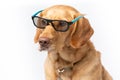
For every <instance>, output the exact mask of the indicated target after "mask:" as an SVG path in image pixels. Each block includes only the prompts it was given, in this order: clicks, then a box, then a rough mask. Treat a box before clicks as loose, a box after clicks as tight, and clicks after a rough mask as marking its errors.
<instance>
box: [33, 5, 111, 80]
mask: <svg viewBox="0 0 120 80" xmlns="http://www.w3.org/2000/svg"><path fill="white" fill-rule="evenodd" d="M80 15H82V14H81V13H80V12H78V11H77V10H76V9H74V8H72V7H70V6H66V5H56V6H52V7H50V8H47V9H45V10H44V11H43V12H42V13H40V15H39V16H41V17H43V18H47V19H53V20H56V19H57V20H66V21H71V20H73V19H75V18H76V17H78V16H80ZM93 32H94V31H93V29H92V27H91V26H90V24H89V22H88V20H87V19H86V18H85V17H84V18H81V19H79V20H78V21H77V22H75V23H74V24H72V25H71V26H70V28H69V30H68V31H66V32H57V31H55V30H54V28H53V27H52V26H51V25H48V26H47V27H46V28H45V29H44V30H43V29H38V28H37V30H36V35H35V38H34V41H35V43H37V42H38V41H39V38H40V37H47V38H49V39H50V43H51V45H50V47H49V49H48V56H47V58H46V61H45V74H46V80H57V79H58V77H59V76H60V78H61V79H62V80H112V78H111V76H110V75H109V74H108V72H107V71H106V70H105V69H104V67H103V66H102V64H101V60H100V53H99V52H98V51H96V49H95V48H94V46H93V44H92V43H91V41H90V40H89V39H90V37H91V36H92V34H93ZM62 68H68V69H66V70H65V71H64V72H62V73H61V74H59V72H58V70H59V69H62ZM69 68H72V69H69Z"/></svg>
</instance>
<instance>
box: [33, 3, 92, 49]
mask: <svg viewBox="0 0 120 80" xmlns="http://www.w3.org/2000/svg"><path fill="white" fill-rule="evenodd" d="M40 12H41V13H40V14H39V17H36V21H37V22H34V24H35V25H36V26H37V29H36V35H35V37H34V42H35V43H37V42H38V43H39V44H40V50H46V49H47V50H53V49H56V50H57V49H60V48H62V47H63V46H65V45H67V46H71V47H73V48H80V47H81V46H82V45H84V44H85V43H86V42H87V41H88V40H89V38H90V37H91V35H92V34H93V29H92V28H91V26H90V24H89V22H88V20H87V19H86V18H84V17H83V15H82V14H81V13H79V12H78V11H77V10H76V9H74V8H72V7H70V6H65V5H56V6H52V7H50V8H47V9H45V10H44V11H40ZM33 20H34V18H33ZM34 21H35V20H34Z"/></svg>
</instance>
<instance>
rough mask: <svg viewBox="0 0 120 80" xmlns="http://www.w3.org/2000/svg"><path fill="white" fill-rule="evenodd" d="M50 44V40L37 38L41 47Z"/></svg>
mask: <svg viewBox="0 0 120 80" xmlns="http://www.w3.org/2000/svg"><path fill="white" fill-rule="evenodd" d="M49 43H50V39H49V38H45V37H41V38H39V44H40V45H41V46H42V47H47V46H48V45H49Z"/></svg>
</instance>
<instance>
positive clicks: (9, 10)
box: [0, 0, 120, 80]
mask: <svg viewBox="0 0 120 80" xmlns="http://www.w3.org/2000/svg"><path fill="white" fill-rule="evenodd" d="M119 3H120V2H119V0H51V1H50V0H0V80H45V79H44V70H43V64H44V59H45V56H46V55H47V53H46V52H41V53H40V52H39V51H38V50H37V45H36V44H34V42H33V37H34V34H35V27H34V25H33V23H32V20H31V15H32V14H34V13H35V12H36V11H38V10H41V9H45V8H47V7H49V6H52V5H54V4H67V5H71V6H73V7H75V8H76V9H77V10H79V11H80V12H81V13H84V14H87V15H86V17H87V18H88V19H89V21H90V23H91V25H92V27H93V29H94V31H95V33H94V35H93V36H92V38H91V40H92V41H93V43H94V45H95V47H96V49H97V50H99V51H100V52H101V55H102V57H101V59H102V64H103V65H104V66H105V68H106V69H107V70H108V72H109V73H110V74H111V75H112V77H113V79H114V80H120V11H119V10H120V4H119ZM53 15H54V14H53ZM48 67H49V66H48Z"/></svg>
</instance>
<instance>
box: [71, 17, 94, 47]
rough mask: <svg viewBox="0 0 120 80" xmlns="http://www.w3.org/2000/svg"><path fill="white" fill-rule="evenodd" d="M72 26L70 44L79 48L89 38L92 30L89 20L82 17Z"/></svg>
mask: <svg viewBox="0 0 120 80" xmlns="http://www.w3.org/2000/svg"><path fill="white" fill-rule="evenodd" d="M74 28H75V29H74V30H73V32H72V37H71V41H70V45H71V46H72V47H73V48H80V47H81V46H82V45H84V44H85V43H86V42H87V41H88V40H89V39H90V37H91V36H92V34H93V32H94V31H93V29H92V27H91V26H90V24H89V21H88V20H87V19H86V18H84V17H83V18H81V19H79V21H77V22H76V26H74Z"/></svg>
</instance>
